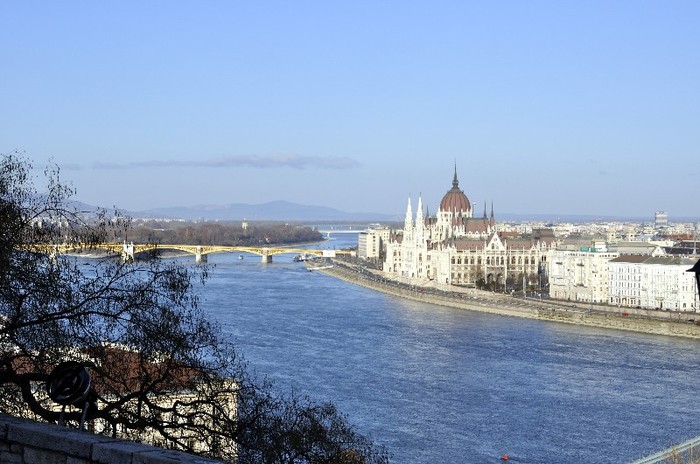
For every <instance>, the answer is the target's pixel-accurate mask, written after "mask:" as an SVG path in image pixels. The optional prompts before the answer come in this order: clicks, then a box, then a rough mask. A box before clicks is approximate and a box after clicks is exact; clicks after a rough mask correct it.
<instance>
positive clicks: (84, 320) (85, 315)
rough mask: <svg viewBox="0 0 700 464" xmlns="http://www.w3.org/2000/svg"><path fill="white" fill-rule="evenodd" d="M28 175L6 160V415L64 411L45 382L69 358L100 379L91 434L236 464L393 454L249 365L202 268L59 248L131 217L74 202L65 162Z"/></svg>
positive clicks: (2, 248) (0, 180) (357, 459)
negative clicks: (81, 209) (217, 312)
mask: <svg viewBox="0 0 700 464" xmlns="http://www.w3.org/2000/svg"><path fill="white" fill-rule="evenodd" d="M31 172H32V171H31V165H30V164H29V162H28V161H27V160H25V159H24V158H23V157H21V156H19V155H17V154H11V155H4V156H2V159H1V160H0V412H5V413H10V414H16V415H22V416H27V417H34V418H36V419H39V420H46V421H57V420H59V418H60V417H61V413H60V411H61V410H60V408H59V407H58V406H57V405H56V404H55V403H54V402H53V401H51V399H50V398H48V395H47V392H46V388H45V387H44V385H45V382H46V381H47V379H48V375H49V373H50V372H51V370H52V369H53V368H54V367H55V366H56V365H58V364H59V363H61V362H64V361H67V360H73V361H78V362H80V363H81V364H82V365H84V366H85V367H86V368H87V370H88V371H89V373H90V375H91V377H92V378H93V386H92V387H93V390H94V397H95V399H96V406H97V408H96V409H91V410H90V416H89V421H88V422H89V427H90V428H91V429H92V430H93V432H95V433H104V434H110V435H114V436H120V437H125V438H131V439H137V440H143V441H147V442H151V443H154V444H158V445H161V446H164V447H167V448H172V449H180V450H185V451H189V452H196V453H199V454H203V455H206V456H210V457H215V458H219V459H223V460H228V461H237V462H240V463H247V462H251V463H252V462H255V463H258V462H261V463H265V462H269V463H351V464H354V463H375V462H377V463H379V462H387V461H388V460H387V457H386V455H385V453H384V452H383V451H382V450H378V449H377V448H376V447H375V446H374V445H373V444H372V443H371V442H370V441H369V440H367V439H366V438H364V437H362V436H361V435H359V434H357V433H356V432H355V431H354V430H353V429H352V428H351V427H349V426H348V425H347V422H346V420H345V419H344V418H343V417H342V416H341V415H340V414H338V412H337V411H336V410H335V408H334V407H333V405H330V404H323V405H317V404H314V403H312V402H310V401H309V400H306V399H303V398H298V397H296V396H291V397H285V396H283V395H278V394H276V393H274V390H273V389H272V388H271V386H270V385H268V384H266V383H265V382H260V381H257V380H256V379H255V378H253V377H251V376H250V375H249V374H248V372H247V369H245V365H244V363H243V362H242V361H241V360H240V359H239V357H238V356H237V355H236V352H235V351H234V349H233V347H232V346H231V345H230V344H229V343H227V342H226V341H225V340H224V339H223V338H222V335H221V332H220V330H219V328H218V327H217V326H216V325H214V324H213V323H212V322H211V321H210V318H208V317H207V314H205V313H204V312H203V311H202V310H201V309H200V307H199V306H198V298H197V287H198V286H199V285H202V284H203V283H204V281H205V279H206V274H207V269H206V268H203V267H184V266H181V265H178V264H174V263H173V262H170V261H165V260H147V261H142V262H136V263H122V262H121V261H120V260H117V259H104V260H98V259H93V260H77V259H74V258H71V257H67V256H64V255H61V254H60V245H62V244H66V243H70V244H80V245H81V246H82V247H84V248H90V247H91V246H92V245H95V244H97V243H100V242H102V241H104V240H106V239H107V238H111V237H114V236H118V235H120V234H127V233H128V226H129V224H128V222H126V221H122V220H114V219H110V220H107V219H106V215H105V214H104V213H100V214H97V215H91V216H90V219H89V220H87V219H85V218H84V216H83V215H81V214H79V213H78V212H76V211H71V210H69V209H67V208H66V207H65V206H64V204H65V200H66V199H67V198H68V197H69V196H70V195H71V194H72V191H71V190H70V189H69V188H66V187H65V186H64V185H63V184H62V183H61V182H59V177H58V174H59V172H58V170H57V169H55V170H52V171H50V172H47V173H46V175H47V179H48V185H47V187H48V189H47V193H46V194H41V195H40V194H38V193H37V191H36V190H35V188H34V183H33V182H32V179H31V176H30V175H31ZM111 217H114V216H111ZM81 412H82V411H81V405H76V407H69V408H68V409H67V410H66V411H65V419H66V420H67V421H68V423H70V424H77V423H78V421H80V419H81Z"/></svg>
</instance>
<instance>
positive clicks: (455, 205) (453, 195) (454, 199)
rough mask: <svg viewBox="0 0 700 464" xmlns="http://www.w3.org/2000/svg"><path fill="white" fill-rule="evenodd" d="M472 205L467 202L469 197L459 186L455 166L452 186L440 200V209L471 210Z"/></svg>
mask: <svg viewBox="0 0 700 464" xmlns="http://www.w3.org/2000/svg"><path fill="white" fill-rule="evenodd" d="M471 209H472V206H471V204H470V203H469V198H467V196H466V195H465V194H464V192H463V191H462V190H460V188H459V181H458V180H457V168H456V167H455V176H454V179H452V188H451V189H450V190H448V191H447V193H446V194H445V196H444V197H442V201H441V202H440V211H450V212H458V213H459V212H467V211H471Z"/></svg>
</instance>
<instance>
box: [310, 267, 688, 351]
mask: <svg viewBox="0 0 700 464" xmlns="http://www.w3.org/2000/svg"><path fill="white" fill-rule="evenodd" d="M331 262H332V266H330V265H327V264H320V263H319V262H317V261H310V262H307V266H308V269H309V270H313V271H318V272H323V273H324V274H328V275H331V276H334V277H337V278H339V279H342V280H345V281H347V282H349V283H353V284H355V285H360V286H363V287H366V288H370V289H373V290H377V291H380V292H383V293H387V294H390V295H394V296H397V297H401V298H408V299H411V300H415V301H423V302H426V303H431V304H436V305H442V306H449V307H452V308H459V309H466V310H469V311H479V312H484V313H492V314H499V315H503V316H512V317H522V318H527V319H539V320H544V321H552V322H561V323H566V324H579V325H585V326H590V327H600V328H606V329H618V330H628V331H632V332H642V333H648V334H655V335H667V336H674V337H686V338H696V339H700V325H697V324H696V323H695V314H694V313H677V312H669V311H648V310H634V309H629V308H617V307H612V306H601V305H595V306H594V305H582V304H580V303H570V302H564V301H556V300H549V299H533V298H522V297H514V296H511V295H505V294H499V293H492V292H486V291H481V290H476V289H465V288H453V287H451V286H450V287H447V288H444V289H441V288H436V287H435V286H433V285H426V286H421V285H415V284H410V283H407V282H400V281H398V280H393V279H389V278H387V277H386V276H385V275H384V274H383V273H382V272H380V271H374V270H369V269H367V268H364V267H362V266H359V265H356V264H349V263H345V262H343V261H341V260H338V259H333V260H332V261H331ZM329 264H330V263H329ZM448 288H449V289H448ZM699 320H700V319H699Z"/></svg>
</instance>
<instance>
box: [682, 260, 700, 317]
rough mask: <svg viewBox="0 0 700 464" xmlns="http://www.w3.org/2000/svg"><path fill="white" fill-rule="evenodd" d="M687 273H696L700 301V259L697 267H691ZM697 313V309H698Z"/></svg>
mask: <svg viewBox="0 0 700 464" xmlns="http://www.w3.org/2000/svg"><path fill="white" fill-rule="evenodd" d="M685 272H694V273H695V290H696V291H697V292H698V299H700V259H699V260H698V262H697V263H695V266H693V267H691V268H690V269H688V270H687V271H685ZM696 311H697V308H696Z"/></svg>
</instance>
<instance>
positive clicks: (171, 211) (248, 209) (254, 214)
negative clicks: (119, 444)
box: [71, 200, 698, 223]
mask: <svg viewBox="0 0 700 464" xmlns="http://www.w3.org/2000/svg"><path fill="white" fill-rule="evenodd" d="M71 203H72V204H73V206H74V207H75V208H76V209H78V210H80V211H86V212H87V211H95V210H96V209H97V207H96V206H91V205H89V204H87V203H82V202H78V201H74V202H71ZM112 210H113V208H107V211H108V212H109V211H112ZM122 213H123V214H125V215H128V216H130V217H133V218H171V219H185V220H202V219H203V220H211V221H214V220H220V221H240V220H243V219H248V220H251V221H304V222H308V221H328V222H343V221H348V222H381V223H389V222H403V215H402V216H401V217H397V215H396V214H385V213H363V212H359V213H348V212H345V211H341V210H339V209H335V208H329V207H326V206H312V205H300V204H297V203H292V202H289V201H283V200H279V201H271V202H268V203H262V204H257V205H253V204H247V203H231V204H227V205H197V206H173V207H167V208H153V209H148V210H144V211H126V210H122ZM653 220H654V218H653V217H632V216H604V215H597V216H596V215H592V214H541V213H530V214H528V213H502V214H496V222H530V221H542V222H547V223H561V222H574V223H583V222H622V221H625V222H635V223H642V222H653ZM669 221H670V222H674V223H679V222H696V221H698V218H697V217H695V218H693V217H669Z"/></svg>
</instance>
